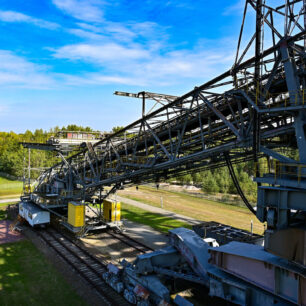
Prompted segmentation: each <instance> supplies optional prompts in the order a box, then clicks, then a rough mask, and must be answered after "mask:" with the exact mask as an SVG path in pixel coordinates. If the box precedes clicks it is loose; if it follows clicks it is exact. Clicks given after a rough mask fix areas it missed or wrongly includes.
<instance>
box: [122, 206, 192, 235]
mask: <svg viewBox="0 0 306 306" xmlns="http://www.w3.org/2000/svg"><path fill="white" fill-rule="evenodd" d="M121 210H122V211H121V212H122V217H123V218H126V219H128V220H130V221H133V222H137V223H141V224H145V225H149V226H151V227H152V228H154V229H156V230H158V231H160V232H164V233H167V232H168V230H169V229H173V228H176V227H187V228H191V226H190V225H189V224H187V223H185V222H181V221H177V220H174V219H172V218H169V217H165V216H162V215H160V214H155V213H151V212H149V211H146V210H143V209H141V208H138V207H135V206H132V205H128V204H125V203H123V204H122V208H121Z"/></svg>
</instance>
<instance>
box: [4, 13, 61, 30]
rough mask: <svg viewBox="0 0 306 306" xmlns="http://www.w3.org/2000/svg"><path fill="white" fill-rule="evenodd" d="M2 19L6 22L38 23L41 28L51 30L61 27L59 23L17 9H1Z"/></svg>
mask: <svg viewBox="0 0 306 306" xmlns="http://www.w3.org/2000/svg"><path fill="white" fill-rule="evenodd" d="M0 20H1V21H4V22H24V23H30V24H33V25H36V26H38V27H41V28H46V29H49V30H55V29H57V28H59V27H60V25H59V24H57V23H54V22H50V21H46V20H43V19H39V18H34V17H31V16H28V15H25V14H23V13H19V12H15V11H1V10H0Z"/></svg>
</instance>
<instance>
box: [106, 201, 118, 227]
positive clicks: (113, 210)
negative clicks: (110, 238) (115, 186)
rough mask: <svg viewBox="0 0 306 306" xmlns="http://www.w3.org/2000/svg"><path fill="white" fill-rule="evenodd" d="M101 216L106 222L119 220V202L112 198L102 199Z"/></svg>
mask: <svg viewBox="0 0 306 306" xmlns="http://www.w3.org/2000/svg"><path fill="white" fill-rule="evenodd" d="M103 218H104V220H105V221H106V222H115V221H120V218H121V203H120V202H117V201H114V200H104V201H103Z"/></svg>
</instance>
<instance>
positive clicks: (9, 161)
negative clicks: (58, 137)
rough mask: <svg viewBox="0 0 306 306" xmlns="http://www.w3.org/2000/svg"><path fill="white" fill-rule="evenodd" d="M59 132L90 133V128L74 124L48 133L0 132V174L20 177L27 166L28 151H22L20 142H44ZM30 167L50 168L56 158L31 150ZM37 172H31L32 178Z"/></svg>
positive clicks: (50, 153) (40, 131)
mask: <svg viewBox="0 0 306 306" xmlns="http://www.w3.org/2000/svg"><path fill="white" fill-rule="evenodd" d="M59 131H86V132H91V131H92V129H91V128H90V127H82V126H78V125H75V124H71V125H68V126H66V127H65V126H64V127H62V128H59V127H55V128H52V129H50V130H49V131H43V130H42V129H37V130H35V131H34V132H31V131H26V132H25V133H21V134H16V133H14V132H0V172H5V173H7V174H10V175H13V176H15V177H22V176H23V173H24V167H27V165H28V150H27V149H24V148H23V146H22V145H21V144H20V142H42V143H44V142H46V140H47V139H48V138H49V137H50V136H51V135H55V134H56V133H57V132H59ZM30 154H31V157H30V160H31V167H32V168H40V167H50V166H52V165H53V164H54V163H55V162H56V161H58V158H57V157H56V156H55V154H54V153H53V152H48V151H41V150H31V153H30ZM38 174H39V172H35V171H34V172H32V175H33V177H37V175H38Z"/></svg>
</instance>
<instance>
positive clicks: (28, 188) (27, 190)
mask: <svg viewBox="0 0 306 306" xmlns="http://www.w3.org/2000/svg"><path fill="white" fill-rule="evenodd" d="M33 191H34V186H33V185H32V184H25V185H24V193H26V194H29V193H32V192H33Z"/></svg>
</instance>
